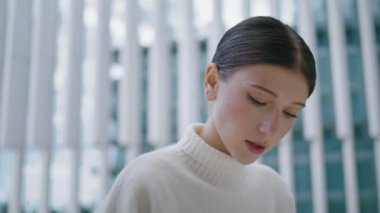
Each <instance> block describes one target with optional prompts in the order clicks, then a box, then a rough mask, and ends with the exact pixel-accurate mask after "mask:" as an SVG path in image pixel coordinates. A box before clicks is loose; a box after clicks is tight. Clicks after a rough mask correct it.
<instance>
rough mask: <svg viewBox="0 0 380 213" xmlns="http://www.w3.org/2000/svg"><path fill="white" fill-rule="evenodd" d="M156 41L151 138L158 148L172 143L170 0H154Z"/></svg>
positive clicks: (150, 104)
mask: <svg viewBox="0 0 380 213" xmlns="http://www.w3.org/2000/svg"><path fill="white" fill-rule="evenodd" d="M153 5H154V6H153V30H154V41H153V43H152V46H151V48H150V51H149V60H150V61H149V62H150V63H149V72H148V85H147V86H148V91H149V92H148V97H149V100H148V141H149V142H150V143H151V144H152V145H153V146H155V147H156V148H159V147H163V146H165V145H167V144H169V143H170V138H171V137H170V134H171V132H170V127H171V125H170V123H171V116H170V107H171V100H173V97H172V96H171V83H172V82H173V80H172V79H171V72H170V68H169V53H170V50H169V32H170V31H169V29H168V24H167V13H168V11H167V2H166V0H155V1H153Z"/></svg>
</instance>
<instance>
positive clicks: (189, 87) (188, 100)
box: [177, 0, 201, 137]
mask: <svg viewBox="0 0 380 213" xmlns="http://www.w3.org/2000/svg"><path fill="white" fill-rule="evenodd" d="M180 10H181V13H180V14H182V15H181V23H180V26H179V29H180V30H179V38H178V68H177V70H178V73H177V74H178V84H177V85H178V105H177V109H178V112H177V115H178V123H177V124H178V125H177V126H178V135H177V136H179V137H180V136H181V135H182V134H183V133H184V131H185V129H186V128H187V127H188V125H189V124H191V123H193V122H198V121H200V103H201V101H200V97H201V96H200V89H199V87H200V86H201V83H200V69H199V48H198V41H197V38H196V34H195V28H194V23H193V20H194V18H193V17H194V15H193V1H192V0H184V1H183V2H182V4H181V5H180Z"/></svg>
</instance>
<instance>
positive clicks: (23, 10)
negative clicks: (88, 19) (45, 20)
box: [0, 0, 32, 213]
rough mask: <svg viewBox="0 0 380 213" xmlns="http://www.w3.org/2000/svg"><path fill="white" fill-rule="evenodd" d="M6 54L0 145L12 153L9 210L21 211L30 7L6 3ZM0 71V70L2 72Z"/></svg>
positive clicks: (22, 0)
mask: <svg viewBox="0 0 380 213" xmlns="http://www.w3.org/2000/svg"><path fill="white" fill-rule="evenodd" d="M6 6H7V18H6V20H7V23H6V32H5V33H6V34H5V36H6V37H5V55H4V67H3V68H4V70H3V78H2V81H3V82H2V83H1V84H0V86H2V89H1V90H0V91H1V92H2V95H1V98H2V100H1V101H0V104H1V105H2V106H1V107H0V110H1V111H0V119H1V120H0V145H8V146H10V147H12V148H13V149H14V151H15V155H14V156H15V161H14V162H15V164H14V165H12V168H13V172H12V174H11V178H12V182H11V184H12V187H11V192H10V193H11V194H10V200H9V208H8V211H9V212H11V213H13V212H21V204H22V203H21V197H22V183H23V181H22V177H23V173H22V171H23V161H24V146H25V136H26V134H25V132H26V116H27V89H28V82H29V80H28V79H29V71H30V46H31V19H32V11H31V10H32V4H31V2H30V1H28V0H14V1H7V5H6ZM3 68H1V69H3Z"/></svg>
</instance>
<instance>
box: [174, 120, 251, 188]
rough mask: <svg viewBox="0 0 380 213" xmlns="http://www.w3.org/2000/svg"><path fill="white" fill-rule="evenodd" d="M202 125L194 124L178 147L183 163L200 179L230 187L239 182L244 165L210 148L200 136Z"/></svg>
mask: <svg viewBox="0 0 380 213" xmlns="http://www.w3.org/2000/svg"><path fill="white" fill-rule="evenodd" d="M203 127H204V125H203V124H194V125H192V126H191V128H190V129H189V130H188V131H187V133H186V134H185V136H184V137H183V138H182V139H181V140H180V141H179V142H178V146H179V147H180V149H181V150H182V152H183V153H184V154H185V155H184V159H185V163H186V164H187V165H188V166H190V168H191V169H192V170H193V171H194V172H195V173H196V174H197V175H199V176H200V177H201V178H203V179H205V180H206V181H207V182H210V183H211V184H214V185H217V186H220V187H222V186H225V187H227V186H232V185H234V184H235V183H236V182H238V181H240V180H241V179H240V178H242V176H243V171H244V168H245V167H246V166H245V165H243V164H241V163H239V162H238V161H236V160H235V159H233V158H232V157H231V156H229V155H227V154H225V153H223V152H221V151H219V150H217V149H215V148H213V147H211V146H210V145H208V144H207V143H206V142H205V141H204V140H203V139H202V138H201V137H200V136H199V132H200V131H201V130H202V128H203Z"/></svg>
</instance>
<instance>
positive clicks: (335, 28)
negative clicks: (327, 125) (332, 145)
mask: <svg viewBox="0 0 380 213" xmlns="http://www.w3.org/2000/svg"><path fill="white" fill-rule="evenodd" d="M341 3H342V1H339V0H329V1H327V11H328V31H329V32H328V36H329V41H330V42H329V43H330V52H331V71H332V81H333V91H334V109H335V122H336V125H337V126H336V130H337V131H336V134H337V137H338V138H339V139H340V140H342V149H343V150H342V154H343V170H344V181H345V182H344V183H345V184H344V185H345V194H346V211H347V212H348V213H357V212H359V198H358V184H357V172H356V171H357V169H356V161H355V159H356V158H355V150H354V129H353V121H352V120H353V119H352V110H351V100H350V97H351V96H350V87H349V77H348V66H347V48H346V37H345V30H344V26H345V25H344V22H343V17H342V6H341Z"/></svg>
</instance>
